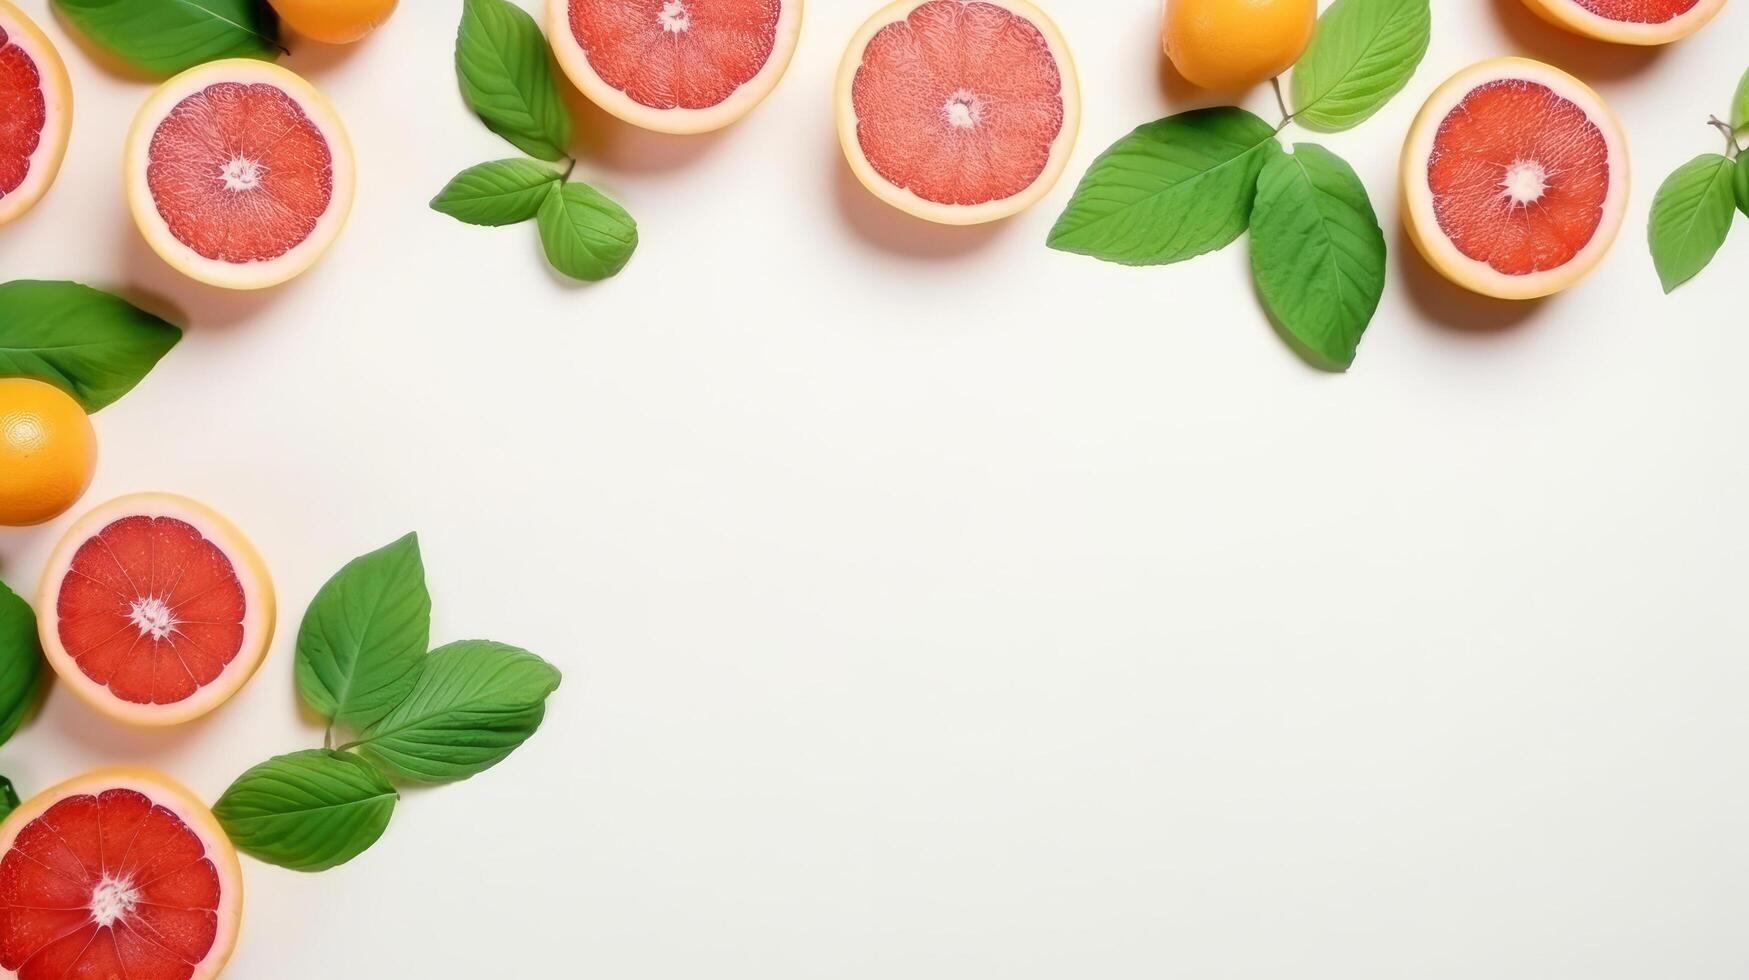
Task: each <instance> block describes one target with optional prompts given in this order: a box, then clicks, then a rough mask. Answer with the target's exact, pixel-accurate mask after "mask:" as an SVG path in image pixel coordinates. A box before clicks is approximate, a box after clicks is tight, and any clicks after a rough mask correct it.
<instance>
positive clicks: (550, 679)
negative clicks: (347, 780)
mask: <svg viewBox="0 0 1749 980" xmlns="http://www.w3.org/2000/svg"><path fill="white" fill-rule="evenodd" d="M559 679H560V678H559V672H558V670H556V669H555V668H554V667H553V666H552V665H551V664H549V663H547V662H546V661H544V660H542V659H541V658H539V657H537V656H535V655H534V654H532V653H529V652H528V651H526V650H520V649H518V648H516V647H513V646H506V645H505V644H502V643H493V642H491V641H490V640H463V641H461V642H459V643H451V644H449V645H447V646H443V647H439V648H438V649H436V650H433V651H431V655H430V656H428V657H426V658H425V666H424V669H423V670H421V671H420V673H419V683H418V684H417V685H416V686H415V687H414V688H413V693H412V694H410V695H408V696H407V700H405V701H403V702H401V704H400V705H399V706H398V707H396V708H395V710H394V711H392V712H390V713H389V716H388V717H387V718H384V719H383V720H382V721H379V722H377V723H376V724H375V725H372V726H371V727H370V729H369V730H368V731H366V732H365V733H364V737H363V738H362V739H360V740H359V742H358V743H357V746H356V747H357V748H358V750H359V751H360V752H361V753H363V754H364V756H365V757H366V758H368V759H370V760H371V761H373V762H376V763H377V764H378V765H381V766H382V767H383V768H384V769H387V770H388V771H389V772H391V773H395V774H397V775H400V776H402V777H404V778H407V779H411V780H415V781H418V782H422V783H446V782H451V781H454V780H457V779H466V778H468V777H469V776H472V775H475V774H476V773H481V772H484V771H486V770H487V769H490V768H492V767H493V766H495V765H497V764H498V763H500V762H502V761H504V758H505V757H506V756H508V755H509V754H510V753H511V752H512V751H514V750H515V749H516V747H517V746H519V745H521V744H522V743H523V742H525V741H527V740H528V737H529V736H530V735H533V734H534V733H535V730H536V729H537V728H539V727H540V723H541V718H542V717H543V716H544V715H545V713H546V699H547V695H549V694H551V693H553V691H554V690H556V689H557V688H558V686H559Z"/></svg>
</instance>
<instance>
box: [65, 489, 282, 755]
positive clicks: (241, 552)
mask: <svg viewBox="0 0 1749 980" xmlns="http://www.w3.org/2000/svg"><path fill="white" fill-rule="evenodd" d="M136 516H143V517H172V518H175V519H177V520H180V521H184V522H186V523H188V524H189V525H191V526H192V527H194V528H195V530H197V531H199V532H200V534H201V536H202V537H204V538H206V539H207V540H208V541H211V542H212V543H213V544H214V545H215V546H217V547H218V549H219V550H220V551H222V552H224V554H225V557H226V558H228V559H229V560H230V562H231V567H232V570H233V571H235V572H236V575H237V580H238V581H239V582H240V583H241V584H242V587H243V595H244V596H245V598H246V602H247V605H246V608H245V610H244V616H243V640H242V645H241V646H240V647H239V648H238V650H237V656H236V657H235V658H234V659H233V660H232V661H231V663H230V664H229V665H228V666H226V668H225V670H224V673H222V674H220V675H219V676H218V677H217V678H216V679H215V680H213V682H212V683H210V684H207V685H206V686H205V687H202V688H200V689H199V690H197V691H196V692H195V693H194V694H192V695H190V696H189V697H187V698H184V699H183V700H181V701H177V702H174V703H171V704H135V703H133V702H130V701H124V700H122V699H121V698H118V697H116V696H115V695H114V694H112V693H110V691H109V689H108V688H107V687H105V686H103V685H101V684H99V683H97V682H96V681H94V680H92V679H91V678H90V677H88V676H86V674H85V672H84V671H83V670H81V669H80V667H79V665H78V663H77V662H76V661H75V660H74V659H73V657H72V655H71V654H69V653H68V652H67V649H66V647H65V646H64V645H63V644H62V642H61V636H60V617H59V616H58V615H57V609H58V607H59V599H60V594H61V586H62V583H63V582H64V581H65V580H66V577H67V574H68V572H69V571H70V570H71V569H72V567H73V556H74V555H75V554H76V553H77V552H78V550H79V546H80V545H82V544H84V543H85V542H86V541H88V540H90V539H91V538H92V537H94V536H95V535H96V534H97V533H98V532H99V531H102V530H103V529H104V528H106V527H108V526H109V525H110V524H112V523H114V522H115V521H118V520H120V519H122V518H124V517H136ZM275 622H276V612H275V601H274V594H273V579H272V578H271V577H270V576H269V575H268V573H267V566H266V564H265V563H263V562H262V560H261V555H260V553H259V552H257V551H256V550H255V546H254V545H253V544H251V543H250V542H249V539H248V538H247V537H245V536H244V535H243V532H242V531H240V530H238V529H237V526H236V525H235V524H232V523H231V522H230V521H229V520H227V519H226V518H225V517H224V516H223V515H221V514H219V513H218V512H217V511H214V510H213V509H212V508H210V507H208V506H206V505H205V504H202V503H200V502H199V501H196V500H191V499H189V498H187V497H183V496H179V495H177V494H171V493H136V494H129V495H127V496H125V497H117V498H116V499H114V500H111V501H109V502H108V503H105V504H101V505H99V506H98V507H96V508H94V509H93V510H91V511H90V512H89V513H87V514H85V516H83V517H81V518H79V520H78V521H76V522H75V523H74V524H73V526H72V527H70V528H68V529H67V533H66V534H64V535H63V536H62V537H61V540H60V543H58V544H56V545H55V550H54V551H53V552H52V553H51V554H50V556H49V562H48V567H47V568H46V569H45V570H44V572H43V582H42V587H41V589H40V590H39V591H38V593H37V634H38V638H39V639H40V640H41V641H42V647H43V653H44V655H45V656H46V657H47V659H48V662H49V666H51V667H53V668H54V670H55V673H56V674H57V675H58V676H59V677H60V679H61V683H62V684H64V685H66V687H67V688H68V689H69V690H71V691H72V692H73V694H74V695H75V696H77V697H78V698H79V700H81V701H84V702H85V703H86V704H87V705H90V706H91V707H92V708H93V709H95V710H96V711H97V712H98V713H100V714H103V715H106V716H108V717H110V718H114V719H115V720H117V721H121V722H125V723H127V724H130V725H138V726H140V727H145V728H161V727H166V726H170V725H180V724H183V723H184V722H189V721H193V720H194V719H196V718H199V717H201V716H203V715H205V714H207V713H209V712H211V711H213V710H215V709H216V708H218V707H219V706H220V705H222V704H224V703H225V702H226V701H229V700H230V699H231V698H232V697H233V696H235V695H236V693H237V692H238V691H240V690H242V689H243V685H244V684H247V683H248V682H249V679H250V678H251V677H253V676H255V672H256V670H258V669H259V668H260V667H261V662H262V661H263V660H264V659H266V656H267V648H268V646H269V645H270V644H271V643H272V642H273V630H274V624H275Z"/></svg>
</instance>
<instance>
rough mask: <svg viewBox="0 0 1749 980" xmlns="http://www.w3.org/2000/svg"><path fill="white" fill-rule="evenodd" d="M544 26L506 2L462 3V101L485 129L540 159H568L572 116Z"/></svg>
mask: <svg viewBox="0 0 1749 980" xmlns="http://www.w3.org/2000/svg"><path fill="white" fill-rule="evenodd" d="M548 57H549V56H548V53H547V42H546V38H545V36H544V35H542V34H541V30H540V25H538V24H536V23H535V22H534V18H533V17H530V16H529V15H528V12H527V11H525V10H523V9H522V8H521V7H518V6H516V5H515V4H513V3H510V2H508V0H463V2H462V23H461V30H460V31H459V32H458V33H457V34H456V40H455V70H456V75H457V76H458V77H459V78H460V80H461V86H462V96H463V98H465V99H467V101H468V106H469V107H470V108H472V109H473V110H474V112H476V113H478V114H479V116H480V119H481V120H482V121H484V122H485V124H486V127H487V128H488V129H490V130H492V132H494V133H497V134H498V135H499V136H502V137H504V138H505V139H507V140H509V141H510V142H511V143H513V144H515V146H516V148H517V149H519V150H521V151H522V152H524V153H526V154H528V155H529V156H532V157H539V158H541V159H542V160H561V159H564V157H565V154H566V150H567V148H568V147H569V146H570V144H571V116H570V114H569V113H568V112H567V111H566V109H565V104H564V103H563V102H562V101H560V99H559V89H558V86H557V84H555V82H554V80H553V66H552V63H551V61H549V60H548Z"/></svg>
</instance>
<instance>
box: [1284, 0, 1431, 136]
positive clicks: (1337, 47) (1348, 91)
mask: <svg viewBox="0 0 1749 980" xmlns="http://www.w3.org/2000/svg"><path fill="white" fill-rule="evenodd" d="M1432 36H1433V11H1432V8H1431V5H1430V3H1429V0H1336V2H1335V3H1333V4H1331V5H1330V9H1328V10H1326V11H1324V15H1323V16H1322V17H1320V18H1318V29H1317V31H1316V32H1315V33H1314V34H1313V35H1312V43H1311V44H1309V45H1307V47H1306V53H1305V54H1303V55H1301V56H1300V60H1299V63H1298V64H1296V65H1295V66H1294V75H1293V82H1292V89H1293V104H1294V119H1295V120H1296V121H1298V122H1299V123H1300V124H1301V125H1303V126H1305V127H1306V128H1307V129H1314V130H1322V131H1324V132H1332V133H1333V132H1337V131H1340V130H1344V129H1352V128H1353V127H1355V126H1358V125H1360V124H1361V123H1363V122H1365V121H1366V120H1367V119H1368V118H1369V117H1371V116H1372V114H1373V113H1375V112H1377V111H1379V110H1380V109H1382V108H1384V105H1385V103H1387V102H1389V101H1391V97H1392V96H1394V95H1396V94H1397V93H1398V92H1401V91H1402V90H1403V86H1405V85H1408V84H1409V79H1410V78H1411V77H1413V76H1414V74H1415V69H1416V68H1418V67H1419V66H1420V65H1421V59H1422V58H1423V57H1425V56H1426V54H1427V44H1428V41H1429V40H1430V39H1431V38H1432Z"/></svg>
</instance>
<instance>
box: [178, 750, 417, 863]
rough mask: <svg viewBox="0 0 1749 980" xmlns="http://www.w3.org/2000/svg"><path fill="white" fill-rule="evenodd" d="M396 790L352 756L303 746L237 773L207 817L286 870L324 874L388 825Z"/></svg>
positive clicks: (240, 845)
mask: <svg viewBox="0 0 1749 980" xmlns="http://www.w3.org/2000/svg"><path fill="white" fill-rule="evenodd" d="M398 797H399V794H398V793H396V792H395V787H394V786H393V785H391V784H390V783H389V781H388V779H387V778H385V777H384V776H383V774H382V773H380V772H378V771H377V770H376V768H375V767H374V766H372V765H371V764H370V763H368V762H366V761H364V760H363V759H360V758H359V757H358V756H355V755H350V754H348V753H345V752H334V751H331V750H329V749H309V750H307V751H304V752H293V753H291V754H290V755H281V756H275V757H274V758H272V759H269V760H267V761H266V762H263V763H262V764H260V765H258V766H256V767H255V768H253V769H250V770H249V771H248V772H246V773H244V774H243V775H241V776H238V777H237V781H236V782H234V783H232V784H231V787H230V788H229V789H227V790H225V795H223V796H221V797H219V802H218V803H216V804H214V806H213V816H215V817H218V818H219V824H220V825H221V826H223V827H224V828H225V833H226V834H227V835H229V836H230V838H231V842H232V843H234V844H236V845H237V847H238V848H239V849H241V850H243V851H244V852H246V853H249V854H252V855H254V856H255V857H257V858H259V859H261V860H263V861H266V862H267V863H268V864H275V865H278V866H280V867H282V868H290V869H291V870H293V871H326V870H328V869H329V868H333V867H337V866H339V865H342V864H345V863H346V862H348V861H350V860H352V859H353V858H355V857H358V856H359V855H360V854H363V853H364V852H365V851H366V850H367V849H368V848H369V847H370V846H371V845H372V844H375V843H376V842H377V839H378V838H380V837H382V836H383V831H384V830H385V829H387V828H388V826H389V818H390V817H391V816H393V815H394V812H395V800H396V799H397V798H398Z"/></svg>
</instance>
